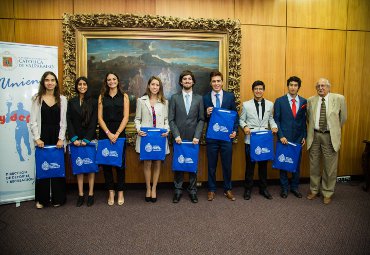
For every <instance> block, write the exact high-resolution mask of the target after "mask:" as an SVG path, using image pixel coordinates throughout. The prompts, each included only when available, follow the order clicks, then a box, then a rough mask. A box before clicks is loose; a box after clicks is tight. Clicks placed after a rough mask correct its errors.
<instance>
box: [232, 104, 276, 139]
mask: <svg viewBox="0 0 370 255" xmlns="http://www.w3.org/2000/svg"><path fill="white" fill-rule="evenodd" d="M273 109H274V104H273V103H272V102H271V101H269V100H266V99H265V113H264V114H263V119H262V120H260V119H259V118H258V113H257V109H256V105H255V104H254V99H251V100H249V101H245V102H244V103H243V110H242V114H241V115H240V119H239V125H240V127H241V128H244V127H245V126H247V127H249V128H250V129H252V130H251V132H256V131H260V130H266V129H268V128H269V125H270V128H277V125H276V123H275V120H274V115H273ZM244 142H245V143H246V144H249V143H250V135H246V136H245V140H244Z"/></svg>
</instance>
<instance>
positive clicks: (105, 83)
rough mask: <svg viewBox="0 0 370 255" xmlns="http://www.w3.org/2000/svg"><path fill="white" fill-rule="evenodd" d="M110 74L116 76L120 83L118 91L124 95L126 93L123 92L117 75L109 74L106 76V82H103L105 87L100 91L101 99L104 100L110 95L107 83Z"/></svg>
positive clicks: (119, 83)
mask: <svg viewBox="0 0 370 255" xmlns="http://www.w3.org/2000/svg"><path fill="white" fill-rule="evenodd" d="M110 74H113V75H114V76H116V78H117V81H118V85H117V87H118V91H119V92H121V93H122V95H124V94H125V92H124V91H123V88H122V87H123V86H121V82H120V81H119V77H118V75H117V74H116V73H114V72H108V73H107V74H106V75H105V78H104V81H103V86H102V87H101V90H100V95H101V99H102V100H103V98H104V96H105V95H106V94H108V93H109V87H108V83H107V78H108V75H110Z"/></svg>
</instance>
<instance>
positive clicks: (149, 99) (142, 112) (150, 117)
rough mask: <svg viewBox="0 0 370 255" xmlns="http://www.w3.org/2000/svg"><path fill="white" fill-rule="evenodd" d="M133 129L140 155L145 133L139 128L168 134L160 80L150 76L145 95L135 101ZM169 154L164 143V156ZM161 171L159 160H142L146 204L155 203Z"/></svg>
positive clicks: (165, 102)
mask: <svg viewBox="0 0 370 255" xmlns="http://www.w3.org/2000/svg"><path fill="white" fill-rule="evenodd" d="M135 127H136V130H137V133H138V136H137V139H136V148H135V149H136V152H138V153H140V141H141V137H142V136H146V133H145V132H143V131H141V130H140V128H141V127H156V128H164V129H166V130H167V132H166V133H163V134H162V136H164V137H167V136H168V132H169V125H168V101H167V100H166V98H165V97H164V94H163V84H162V81H161V79H159V78H158V77H155V76H152V77H150V79H149V81H148V85H147V88H146V93H145V95H144V96H142V97H140V98H138V99H137V106H136V116H135ZM168 153H169V148H168V143H167V141H166V154H168ZM152 165H153V185H151V183H150V180H151V175H152V172H151V168H152ZM160 170H161V161H160V160H144V176H145V183H146V195H145V201H146V202H150V201H151V202H153V203H155V202H156V201H157V183H158V179H159V174H160Z"/></svg>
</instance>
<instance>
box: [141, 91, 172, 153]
mask: <svg viewBox="0 0 370 255" xmlns="http://www.w3.org/2000/svg"><path fill="white" fill-rule="evenodd" d="M154 110H155V115H156V127H157V128H164V129H167V130H169V126H168V101H167V100H166V101H165V104H162V103H161V102H160V101H158V102H157V103H156V104H155V105H154ZM141 127H153V113H152V108H151V106H150V101H149V97H148V96H147V95H145V96H142V97H140V98H138V99H137V104H136V115H135V128H136V130H137V131H138V132H139V131H140V128H141ZM140 142H141V137H140V136H139V135H138V136H137V138H136V147H135V150H136V152H138V153H140ZM166 153H167V154H168V153H169V148H168V144H167V142H166Z"/></svg>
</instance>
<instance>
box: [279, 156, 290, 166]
mask: <svg viewBox="0 0 370 255" xmlns="http://www.w3.org/2000/svg"><path fill="white" fill-rule="evenodd" d="M278 159H279V161H280V162H285V163H289V164H293V159H292V158H290V157H285V155H284V154H281V155H280V156H279V158H278Z"/></svg>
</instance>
